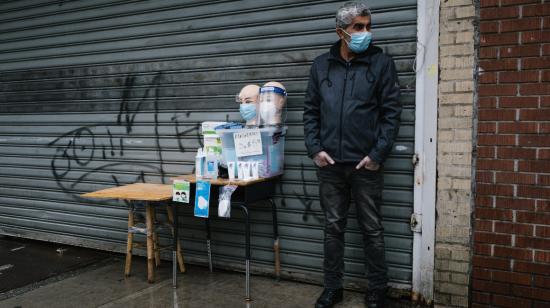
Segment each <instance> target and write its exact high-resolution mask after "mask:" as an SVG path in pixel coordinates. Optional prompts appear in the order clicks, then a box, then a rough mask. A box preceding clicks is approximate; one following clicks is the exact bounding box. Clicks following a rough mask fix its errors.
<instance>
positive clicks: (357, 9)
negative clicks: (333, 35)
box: [336, 1, 371, 29]
mask: <svg viewBox="0 0 550 308" xmlns="http://www.w3.org/2000/svg"><path fill="white" fill-rule="evenodd" d="M357 16H371V15H370V10H369V7H368V6H367V3H366V2H364V1H350V2H346V3H344V5H342V6H341V7H340V8H339V9H338V12H336V27H337V28H342V29H344V28H347V26H349V25H350V24H351V22H352V20H353V19H354V18H355V17H357Z"/></svg>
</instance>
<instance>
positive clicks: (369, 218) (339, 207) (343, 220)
mask: <svg viewBox="0 0 550 308" xmlns="http://www.w3.org/2000/svg"><path fill="white" fill-rule="evenodd" d="M355 166H356V164H338V163H337V164H334V165H328V166H325V167H322V168H319V169H318V171H317V176H318V178H319V182H320V185H319V196H320V199H321V207H322V208H323V211H324V213H325V260H324V272H325V288H333V289H337V288H341V287H342V278H343V272H344V233H345V231H346V224H347V217H348V212H349V207H350V197H351V196H353V199H354V200H355V204H356V208H357V210H356V212H357V222H358V224H359V227H360V229H361V232H362V234H363V249H364V251H365V267H366V276H367V280H368V284H369V285H368V288H369V290H376V289H380V288H385V287H386V284H387V281H388V278H387V267H386V260H385V248H384V228H383V227H382V215H381V213H380V203H381V202H380V201H381V195H382V187H383V186H384V183H383V181H384V180H383V175H382V169H379V170H378V171H369V170H366V169H364V168H363V169H361V170H356V169H355Z"/></svg>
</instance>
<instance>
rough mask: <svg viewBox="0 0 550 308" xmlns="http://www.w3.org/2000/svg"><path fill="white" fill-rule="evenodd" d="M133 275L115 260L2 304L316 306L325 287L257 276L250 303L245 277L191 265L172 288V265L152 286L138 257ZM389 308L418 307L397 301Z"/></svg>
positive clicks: (349, 300) (23, 307) (351, 299)
mask: <svg viewBox="0 0 550 308" xmlns="http://www.w3.org/2000/svg"><path fill="white" fill-rule="evenodd" d="M133 263H134V264H133V266H132V276H131V277H129V278H126V279H125V278H124V277H123V270H124V262H123V260H122V259H121V258H119V257H113V258H111V259H110V260H108V261H107V262H104V263H103V264H101V266H95V268H91V269H88V270H85V271H83V272H81V273H78V274H76V275H75V276H72V277H69V278H66V279H64V280H61V281H57V282H53V283H50V284H47V285H45V286H42V287H39V288H37V289H34V290H31V291H28V292H26V293H23V294H20V295H17V296H15V297H12V298H8V299H6V300H3V301H0V307H2V308H4V307H6V308H16V307H20V308H32V307H40V308H43V307H51V308H53V307H56V308H63V307H71V308H72V307H140V308H143V307H178V308H183V307H202V308H204V307H300V308H305V307H313V304H314V302H315V299H316V298H317V296H319V294H320V293H321V291H322V288H321V287H320V286H316V285H310V284H304V283H298V282H291V281H280V282H276V281H275V280H274V279H272V278H269V277H262V276H253V277H252V280H251V295H252V298H253V301H252V302H250V303H247V302H245V300H244V292H245V290H244V274H242V273H235V272H226V271H221V270H215V271H214V272H213V273H210V272H209V271H208V269H207V268H205V267H201V266H192V265H189V266H188V268H187V273H185V274H179V278H178V288H177V289H176V290H174V289H173V288H172V280H171V263H170V262H163V264H162V265H161V267H160V268H159V269H158V271H157V282H156V283H154V284H149V283H147V273H146V268H147V266H146V263H145V259H144V258H140V257H135V258H134V262H133ZM344 296H345V301H344V303H342V304H340V305H338V306H337V307H364V305H363V294H361V293H357V292H346V293H345V295H344ZM388 307H415V305H412V304H411V303H408V302H396V301H392V302H391V303H390V304H389V305H388Z"/></svg>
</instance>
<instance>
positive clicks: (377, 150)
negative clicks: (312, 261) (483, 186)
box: [304, 2, 401, 308]
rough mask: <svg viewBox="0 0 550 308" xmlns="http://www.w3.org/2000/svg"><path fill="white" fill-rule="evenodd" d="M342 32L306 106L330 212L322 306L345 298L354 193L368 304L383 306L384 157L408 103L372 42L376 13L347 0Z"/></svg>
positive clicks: (320, 62) (312, 82)
mask: <svg viewBox="0 0 550 308" xmlns="http://www.w3.org/2000/svg"><path fill="white" fill-rule="evenodd" d="M336 34H337V35H338V37H339V38H340V40H339V41H338V42H336V43H335V44H334V45H333V46H332V47H331V48H330V51H329V52H328V53H325V54H323V55H321V56H319V57H317V58H316V59H315V61H314V62H313V65H312V67H311V72H310V77H309V84H308V87H307V93H306V97H305V103H304V104H305V106H304V133H305V143H306V147H307V150H308V155H309V156H310V157H311V158H313V161H314V162H315V164H316V165H317V167H318V168H319V169H318V171H317V176H318V178H319V183H320V184H319V195H320V200H321V207H322V208H323V211H324V214H325V240H324V250H325V251H324V252H325V258H324V265H323V267H324V275H325V276H324V277H325V278H324V285H325V289H324V291H323V293H322V294H321V296H320V297H319V299H317V302H316V305H315V307H317V308H321V307H332V306H333V305H334V304H336V303H338V302H340V301H342V297H343V289H342V278H343V271H344V233H345V229H346V222H347V216H348V212H349V206H350V197H351V196H353V199H354V200H355V204H356V207H357V220H358V224H359V227H360V229H361V232H362V233H363V244H364V250H365V266H366V273H367V274H366V277H367V280H368V292H367V294H366V296H365V303H366V305H367V307H384V298H385V292H386V287H387V282H388V277H387V267H386V261H385V249H384V235H383V231H384V228H383V227H382V223H381V220H382V215H381V212H380V203H381V202H380V201H381V195H382V187H383V175H382V164H383V162H384V160H385V159H386V158H387V156H388V154H389V153H390V151H391V148H392V145H393V142H394V140H395V138H396V136H397V132H398V129H399V118H400V115H401V106H400V104H399V101H398V99H399V84H398V80H397V73H396V70H395V64H394V62H393V60H392V59H391V58H390V57H389V56H387V55H385V54H383V53H382V50H381V49H380V48H379V47H376V46H374V45H372V44H371V40H372V33H371V13H370V10H369V9H368V7H367V6H366V4H365V3H363V2H347V3H345V4H344V5H343V6H342V7H340V9H338V12H337V13H336Z"/></svg>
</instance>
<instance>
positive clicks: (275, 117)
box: [260, 81, 287, 125]
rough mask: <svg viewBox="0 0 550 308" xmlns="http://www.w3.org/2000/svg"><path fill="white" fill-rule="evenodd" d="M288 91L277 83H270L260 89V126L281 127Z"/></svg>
mask: <svg viewBox="0 0 550 308" xmlns="http://www.w3.org/2000/svg"><path fill="white" fill-rule="evenodd" d="M286 96H287V94H286V89H285V87H284V86H283V85H282V84H281V83H280V82H276V81H270V82H268V83H266V84H264V85H263V86H262V88H261V89H260V124H262V125H281V124H283V120H282V115H283V109H284V107H285V104H286Z"/></svg>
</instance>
